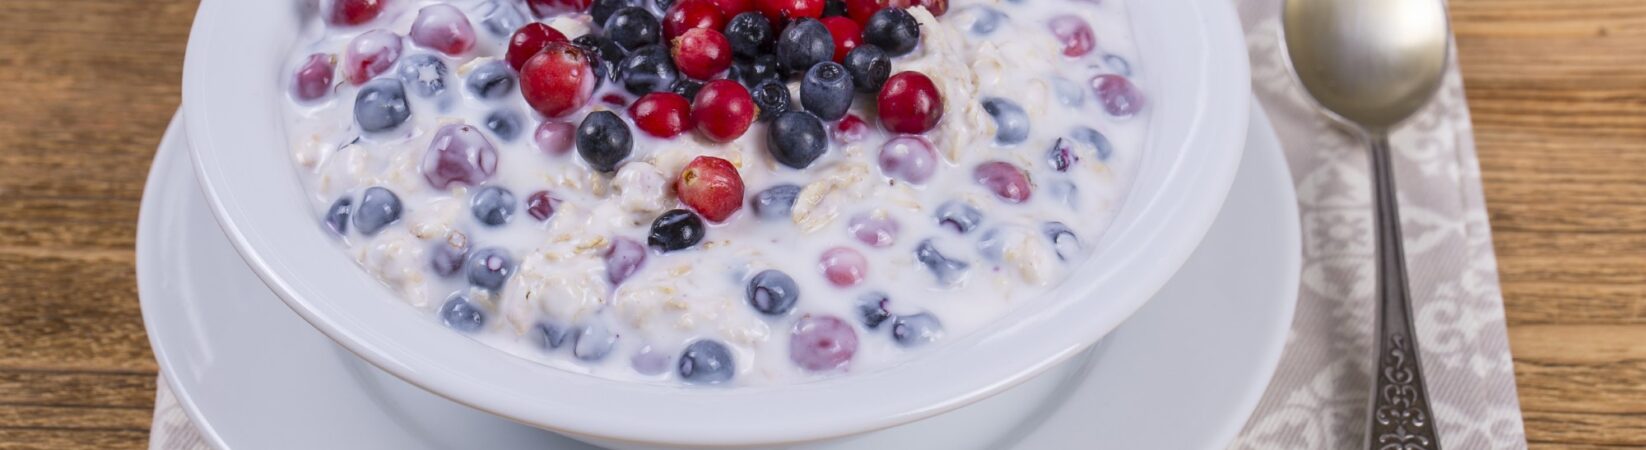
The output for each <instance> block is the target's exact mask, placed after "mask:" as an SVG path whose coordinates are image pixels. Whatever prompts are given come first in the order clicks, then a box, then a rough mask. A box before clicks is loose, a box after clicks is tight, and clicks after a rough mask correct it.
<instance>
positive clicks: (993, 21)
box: [966, 5, 1006, 36]
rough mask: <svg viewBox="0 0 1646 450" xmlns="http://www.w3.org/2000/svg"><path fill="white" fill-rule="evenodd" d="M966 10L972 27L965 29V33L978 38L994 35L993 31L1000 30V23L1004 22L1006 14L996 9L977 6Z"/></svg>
mask: <svg viewBox="0 0 1646 450" xmlns="http://www.w3.org/2000/svg"><path fill="white" fill-rule="evenodd" d="M967 10H968V11H970V12H971V15H972V25H971V26H970V27H967V28H966V31H969V32H971V33H972V34H975V35H978V36H988V35H990V34H994V30H996V29H998V28H1000V24H1001V22H1005V21H1006V13H1003V12H1000V10H998V9H994V8H990V7H987V6H982V5H979V6H975V7H972V8H967Z"/></svg>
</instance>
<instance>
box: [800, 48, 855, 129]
mask: <svg viewBox="0 0 1646 450" xmlns="http://www.w3.org/2000/svg"><path fill="white" fill-rule="evenodd" d="M800 106H801V107H804V108H806V110H807V111H811V113H812V114H816V115H817V118H819V119H823V120H828V121H835V120H840V118H842V117H846V110H848V109H851V107H852V76H851V74H849V73H847V72H846V66H842V65H840V64H837V63H835V62H834V61H824V62H821V63H817V65H814V66H812V68H811V69H809V70H807V71H806V78H804V79H801V80H800Z"/></svg>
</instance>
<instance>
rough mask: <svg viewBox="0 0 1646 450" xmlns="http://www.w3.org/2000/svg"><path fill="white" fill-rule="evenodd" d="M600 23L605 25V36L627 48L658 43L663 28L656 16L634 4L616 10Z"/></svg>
mask: <svg viewBox="0 0 1646 450" xmlns="http://www.w3.org/2000/svg"><path fill="white" fill-rule="evenodd" d="M596 20H598V19H596ZM601 23H603V24H605V25H606V26H605V28H604V30H605V32H606V37H607V38H609V39H611V40H612V42H616V43H617V45H619V46H621V47H623V48H625V49H629V50H634V49H638V48H640V47H645V46H648V45H652V44H656V43H658V42H659V40H660V39H661V37H660V36H661V34H660V33H662V30H663V25H661V24H659V23H658V22H657V16H654V15H652V13H650V12H646V10H645V9H643V8H638V7H634V6H629V7H625V8H623V9H619V10H617V12H615V13H612V16H611V17H609V18H606V20H605V21H603V22H601Z"/></svg>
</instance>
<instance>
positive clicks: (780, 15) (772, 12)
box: [754, 0, 824, 31]
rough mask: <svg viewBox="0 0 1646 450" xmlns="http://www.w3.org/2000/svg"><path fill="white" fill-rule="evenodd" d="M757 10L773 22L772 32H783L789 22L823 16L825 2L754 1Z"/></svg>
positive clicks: (803, 0)
mask: <svg viewBox="0 0 1646 450" xmlns="http://www.w3.org/2000/svg"><path fill="white" fill-rule="evenodd" d="M754 1H755V8H758V9H759V10H760V14H762V15H765V16H766V20H770V21H772V30H773V31H777V30H782V29H783V26H784V25H786V24H788V23H789V21H791V20H794V19H799V18H802V17H810V18H814V19H815V18H818V17H822V16H823V3H824V0H754Z"/></svg>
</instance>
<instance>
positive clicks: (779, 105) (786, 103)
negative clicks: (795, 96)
mask: <svg viewBox="0 0 1646 450" xmlns="http://www.w3.org/2000/svg"><path fill="white" fill-rule="evenodd" d="M749 96H751V97H754V106H756V107H759V108H760V116H759V119H760V121H761V122H765V121H768V120H772V119H773V118H776V117H777V116H778V115H779V114H783V113H785V112H789V109H791V108H792V106H791V105H790V103H791V100H790V97H789V87H788V86H784V85H783V82H781V81H775V80H767V81H765V82H763V83H760V85H758V86H755V87H754V89H750V90H749Z"/></svg>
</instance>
